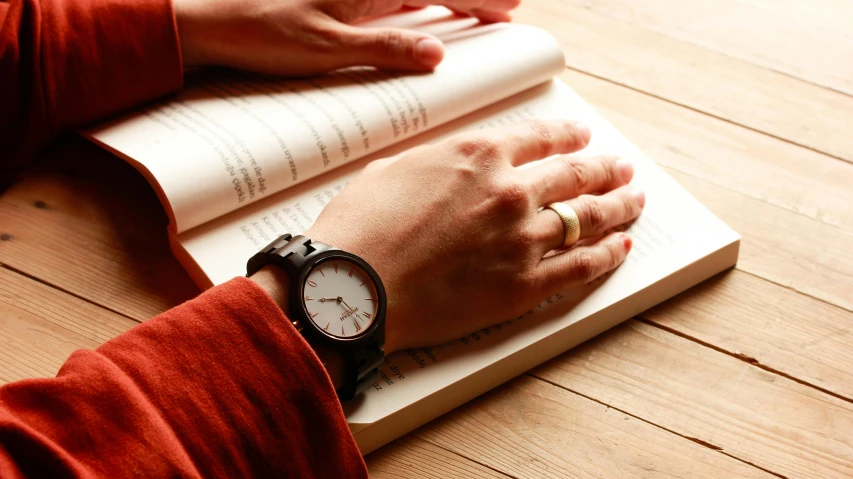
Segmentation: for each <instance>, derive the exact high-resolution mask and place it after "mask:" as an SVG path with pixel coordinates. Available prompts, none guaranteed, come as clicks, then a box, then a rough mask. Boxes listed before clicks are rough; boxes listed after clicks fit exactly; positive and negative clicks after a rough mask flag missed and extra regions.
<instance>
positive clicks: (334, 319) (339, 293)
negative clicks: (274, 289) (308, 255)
mask: <svg viewBox="0 0 853 479" xmlns="http://www.w3.org/2000/svg"><path fill="white" fill-rule="evenodd" d="M303 293H304V297H303V298H302V300H303V302H304V304H305V311H306V312H307V313H308V316H309V317H310V318H311V321H313V322H314V324H316V325H317V326H318V327H319V328H320V329H322V330H324V331H326V332H327V333H328V334H330V335H332V336H335V337H338V338H352V337H355V336H359V335H361V334H362V333H364V331H366V330H367V328H369V327H370V325H371V324H373V321H374V320H376V311H377V309H378V308H379V295H378V294H377V292H376V286H375V285H374V284H373V280H371V279H370V276H368V275H367V273H366V272H365V271H364V270H363V269H361V268H360V267H359V266H358V265H356V264H355V263H352V262H350V261H347V260H345V259H331V260H327V261H323V262H321V263H318V264H317V265H316V266H314V269H313V270H311V272H310V273H308V277H307V278H306V279H305V285H304V288H303Z"/></svg>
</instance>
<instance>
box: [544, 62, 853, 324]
mask: <svg viewBox="0 0 853 479" xmlns="http://www.w3.org/2000/svg"><path fill="white" fill-rule="evenodd" d="M561 78H563V79H564V80H566V81H568V82H569V83H570V84H571V85H572V86H574V87H575V88H576V89H577V91H578V92H579V93H580V94H581V95H582V96H584V97H585V98H587V99H588V100H589V101H590V103H591V104H592V105H593V106H595V107H596V109H598V110H599V111H600V113H602V114H603V115H604V116H605V117H607V118H608V119H609V120H610V121H611V122H612V123H613V124H614V125H615V126H616V127H617V128H619V129H620V130H621V131H622V132H623V133H624V134H625V135H626V136H627V137H628V138H629V139H630V140H631V141H632V142H634V143H635V144H636V145H637V146H638V147H640V149H642V150H643V151H644V152H645V153H646V154H648V155H649V156H650V157H652V158H653V159H655V161H657V162H658V163H659V164H661V165H662V166H664V168H665V169H666V170H667V171H668V172H669V173H670V174H671V175H672V176H673V177H674V178H675V179H676V180H678V181H679V182H680V183H681V184H682V185H683V186H684V187H685V188H687V189H688V190H689V191H690V192H691V193H692V194H693V195H695V196H696V197H697V198H698V199H699V200H700V201H702V202H703V203H704V204H705V205H706V206H707V207H708V208H710V209H711V210H712V211H713V212H714V213H716V214H717V215H718V216H720V218H722V219H723V220H724V221H726V222H727V223H728V224H729V225H730V226H732V227H733V228H734V229H735V230H736V231H738V232H739V233H741V235H742V236H743V238H744V241H743V242H742V245H741V255H740V262H739V266H738V267H739V268H741V269H743V270H744V271H748V272H750V273H753V274H756V275H758V276H761V277H763V278H766V279H768V280H770V281H773V282H775V283H778V284H781V285H784V286H788V287H791V288H793V289H795V290H796V291H799V292H802V293H805V294H808V295H810V296H814V297H816V298H820V299H822V300H824V301H828V302H830V303H832V304H835V305H837V306H840V307H842V308H845V309H848V310H853V250H851V248H849V247H848V245H849V244H852V243H851V242H853V207H851V206H850V205H851V204H853V188H850V186H849V185H851V184H853V165H851V164H849V163H846V162H841V161H837V160H834V159H832V158H829V157H826V156H824V155H821V154H819V153H815V152H812V151H810V150H807V149H804V148H800V147H796V146H793V145H791V144H788V143H785V142H782V141H779V140H776V139H774V138H771V137H767V136H765V135H761V134H759V133H756V132H752V131H749V130H745V129H743V128H739V127H737V126H735V125H732V124H730V123H727V122H724V121H720V120H717V119H714V118H711V117H708V116H707V115H702V114H700V113H697V112H694V111H692V110H689V109H686V108H683V107H679V106H677V105H673V104H671V103H667V102H663V101H661V100H658V99H655V98H653V97H649V96H647V95H643V94H641V93H638V92H635V91H632V90H630V89H626V88H624V87H620V86H618V85H614V84H612V83H609V82H606V81H603V80H599V79H596V78H593V77H590V76H588V75H584V74H580V73H576V72H566V73H565V74H564V75H562V76H561Z"/></svg>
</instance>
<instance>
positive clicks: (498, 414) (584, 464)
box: [417, 376, 774, 478]
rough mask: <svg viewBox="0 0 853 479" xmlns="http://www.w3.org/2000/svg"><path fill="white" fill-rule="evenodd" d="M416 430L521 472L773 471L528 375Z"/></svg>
mask: <svg viewBox="0 0 853 479" xmlns="http://www.w3.org/2000/svg"><path fill="white" fill-rule="evenodd" d="M417 436H418V437H420V438H422V439H424V440H427V441H429V442H432V443H435V444H437V445H439V446H441V447H442V448H444V449H448V450H451V451H453V452H455V453H457V454H461V455H464V456H467V457H474V458H476V459H477V461H478V462H480V463H482V464H485V465H487V466H489V467H492V468H495V469H498V470H501V471H503V472H505V473H506V474H508V475H510V476H512V477H516V478H588V477H600V478H613V477H637V478H646V477H647V478H660V477H691V478H703V477H706V478H720V477H739V478H747V477H750V478H752V477H754V478H771V477H774V476H772V475H771V474H768V473H766V472H764V471H761V470H759V469H756V468H754V467H752V466H749V465H747V464H744V463H742V462H740V461H738V460H735V459H733V458H731V457H728V456H726V455H724V454H720V453H719V452H717V451H715V450H713V449H710V448H708V447H705V446H703V445H700V444H698V443H696V442H692V441H690V440H687V439H685V438H682V437H678V436H677V435H674V434H671V433H669V432H667V431H665V430H663V429H660V428H658V427H655V426H653V425H650V424H648V423H646V422H643V421H641V420H638V419H636V418H635V417H632V416H630V415H627V414H623V413H620V412H618V411H615V410H613V409H610V408H608V407H606V406H604V405H602V404H599V403H597V402H595V401H592V400H589V399H586V398H583V397H581V396H578V395H576V394H572V393H570V392H568V391H566V390H564V389H561V388H559V387H556V386H554V385H551V384H547V383H544V382H542V381H539V380H537V379H534V378H531V377H528V376H522V377H520V378H517V379H515V380H513V381H512V382H510V383H509V384H506V385H504V386H502V387H499V388H497V389H495V390H494V391H492V392H490V393H488V394H486V395H485V396H483V397H481V398H479V399H477V400H475V401H472V402H471V403H469V404H467V405H465V406H463V407H461V408H459V409H457V410H456V411H454V412H452V413H450V414H449V415H448V416H446V417H445V418H443V419H440V420H437V421H435V422H433V423H430V424H429V425H428V426H426V427H424V428H423V429H422V430H419V432H418V433H417Z"/></svg>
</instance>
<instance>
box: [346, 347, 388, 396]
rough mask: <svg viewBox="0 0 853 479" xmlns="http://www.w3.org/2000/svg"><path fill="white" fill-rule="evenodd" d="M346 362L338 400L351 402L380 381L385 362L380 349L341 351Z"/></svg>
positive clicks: (382, 351)
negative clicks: (380, 372)
mask: <svg viewBox="0 0 853 479" xmlns="http://www.w3.org/2000/svg"><path fill="white" fill-rule="evenodd" d="M341 353H342V355H343V360H344V371H343V384H341V387H340V388H339V389H338V390H337V393H338V399H340V400H341V401H349V400H351V399H353V398H354V397H355V396H356V395H357V394H358V393H360V392H362V391H364V390H365V389H367V388H368V387H369V386H370V385H371V384H373V383H374V382H376V380H377V379H379V367H380V366H382V362H383V361H384V360H385V351H384V350H383V349H382V348H380V347H377V348H361V349H346V350H343V351H341Z"/></svg>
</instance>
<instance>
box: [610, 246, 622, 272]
mask: <svg viewBox="0 0 853 479" xmlns="http://www.w3.org/2000/svg"><path fill="white" fill-rule="evenodd" d="M623 251H625V250H624V249H623V248H621V247H620V246H619V245H617V244H615V243H610V244H608V245H607V252H608V253H609V254H610V262H609V263H608V266H609V267H608V268H607V269H608V270H611V269H613V268H615V267H616V265H618V264H619V263H621V262H622V255H623Z"/></svg>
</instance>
